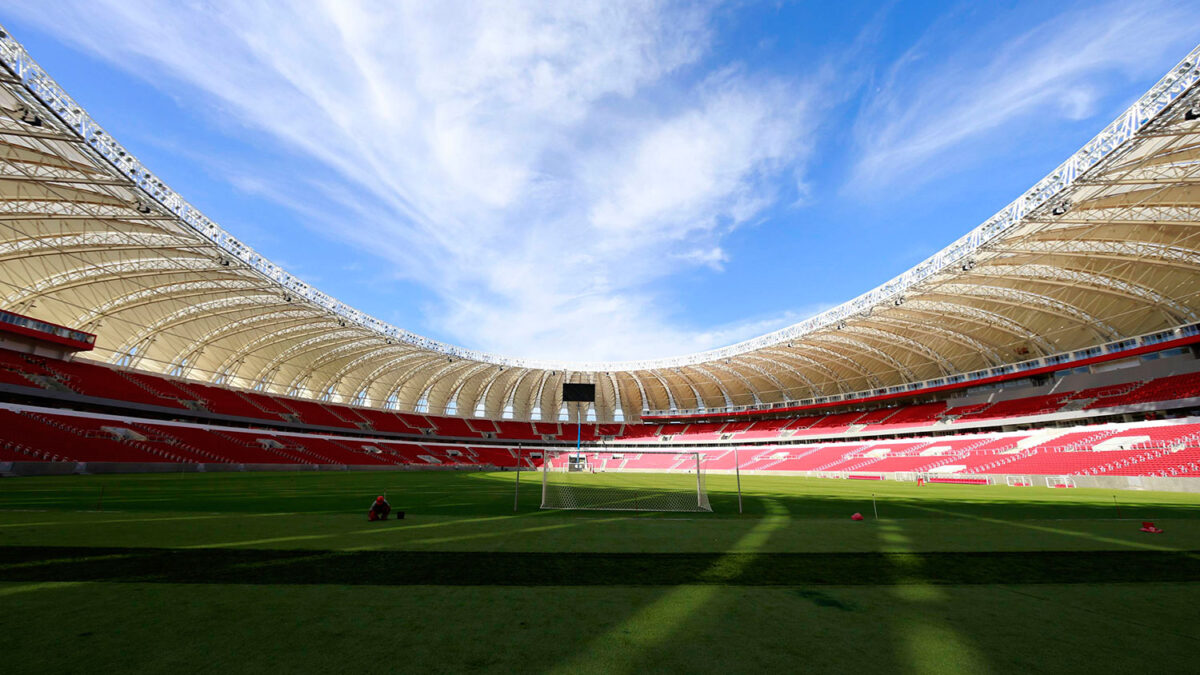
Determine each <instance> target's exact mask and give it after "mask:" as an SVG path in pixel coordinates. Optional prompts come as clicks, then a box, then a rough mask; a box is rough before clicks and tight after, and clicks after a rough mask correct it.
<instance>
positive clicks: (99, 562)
mask: <svg viewBox="0 0 1200 675" xmlns="http://www.w3.org/2000/svg"><path fill="white" fill-rule="evenodd" d="M1147 580H1154V581H1158V582H1194V581H1200V551H1182V552H1181V551H1038V552H1020V553H1002V552H988V553H949V552H947V553H936V552H935V553H852V554H847V553H815V554H791V553H677V554H671V553H663V554H639V553H601V554H590V553H589V554H583V553H558V554H538V553H477V552H428V551H323V550H266V549H200V550H179V549H156V548H73V547H41V546H28V547H25V546H10V547H3V548H0V581H23V582H63V581H92V582H150V583H201V584H339V585H378V586H411V585H438V586H482V585H497V586H674V585H680V584H719V585H730V586H806V585H838V586H847V585H849V586H854V585H904V584H923V585H928V584H995V583H997V582H998V581H1001V582H1003V583H1005V584H1047V583H1052V584H1076V583H1119V582H1139V581H1147Z"/></svg>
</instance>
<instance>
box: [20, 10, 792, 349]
mask: <svg viewBox="0 0 1200 675" xmlns="http://www.w3.org/2000/svg"><path fill="white" fill-rule="evenodd" d="M710 10H711V8H710V7H708V6H706V5H705V4H703V3H702V4H699V5H697V4H689V3H684V4H673V3H659V2H632V3H615V2H612V1H611V0H601V1H595V2H583V1H580V2H569V3H549V4H547V5H541V6H537V5H534V4H530V3H519V2H516V3H514V2H474V1H472V2H438V3H396V4H394V5H392V4H382V5H381V4H379V3H355V2H345V1H341V0H337V1H335V0H329V1H327V2H323V3H319V4H313V3H305V4H303V5H302V6H297V8H295V9H285V8H283V7H280V6H268V5H266V4H260V3H231V4H230V5H228V6H226V7H225V8H224V9H223V11H221V12H216V11H213V10H212V9H211V8H210V7H208V6H207V5H204V4H192V3H188V4H181V3H174V2H157V3H156V2H133V1H130V0H104V1H97V0H91V1H88V2H64V3H52V4H50V5H47V6H42V7H38V8H33V7H32V6H30V7H28V8H24V9H23V8H19V7H15V8H13V9H12V11H14V12H19V13H21V14H22V15H24V18H25V19H26V20H28V21H31V22H37V23H38V24H40V25H41V26H42V27H43V28H44V29H45V30H47V31H48V32H51V33H52V34H55V35H57V36H59V37H60V38H61V39H64V40H66V41H69V42H71V43H74V44H77V45H79V46H81V47H83V48H84V49H86V50H88V51H90V52H92V53H94V54H96V55H98V56H100V57H102V58H104V59H107V60H108V61H110V62H112V63H114V64H117V65H119V66H120V67H123V68H125V69H127V70H129V71H131V72H135V73H138V74H140V75H142V76H145V77H146V78H148V79H150V80H152V81H156V83H158V84H160V85H161V86H164V88H166V89H174V88H177V87H178V85H179V84H180V83H182V84H184V85H186V86H187V87H188V88H190V89H191V90H194V91H196V92H199V93H201V94H202V95H203V98H204V99H205V100H206V101H207V105H209V106H211V110H212V112H214V113H217V114H219V115H221V116H223V117H224V118H225V120H226V123H228V122H229V121H230V120H232V121H234V122H235V123H236V124H240V125H242V126H244V127H245V128H247V129H251V130H254V131H255V132H257V133H263V134H268V135H270V136H271V137H272V138H274V139H275V140H276V141H277V142H279V143H280V144H281V145H282V146H283V147H285V148H287V149H288V150H289V151H291V152H295V153H302V154H303V155H306V156H308V157H311V158H314V159H315V160H317V161H318V162H320V163H321V164H323V165H324V166H326V167H328V170H329V172H328V174H326V175H323V176H320V177H319V178H317V177H314V176H311V175H305V176H295V175H286V174H281V173H277V174H274V175H265V176H257V177H255V179H254V181H253V189H255V190H257V191H259V192H261V193H262V194H264V195H269V196H271V197H273V198H275V199H278V200H279V201H281V202H283V203H294V204H295V205H296V206H297V208H298V211H299V212H301V213H303V215H304V217H306V218H311V219H315V220H317V221H319V222H323V223H324V224H326V225H327V226H328V225H330V224H332V225H334V226H336V231H337V232H338V233H339V234H338V235H337V236H340V237H343V238H345V239H346V240H349V241H352V242H354V243H355V244H357V245H358V246H360V247H362V248H363V249H364V250H368V251H370V252H371V253H372V254H373V255H375V256H377V257H378V259H380V260H381V261H386V264H387V265H389V266H390V267H391V268H392V269H394V270H395V275H396V276H397V277H399V278H404V279H408V280H415V281H418V282H419V283H421V284H423V285H424V286H425V287H426V288H428V289H429V291H430V292H431V296H430V297H431V300H430V302H428V303H427V307H428V311H427V316H425V317H424V321H423V322H417V321H415V319H416V318H415V317H414V321H411V322H409V323H407V324H406V326H405V327H409V328H420V327H421V325H423V326H425V327H428V328H432V329H434V330H435V331H437V332H439V333H441V334H443V335H447V336H449V337H450V338H451V339H454V340H457V341H459V342H461V343H463V344H465V345H467V346H471V347H478V348H483V349H488V350H495V351H501V352H505V353H511V354H517V355H528V356H541V357H560V358H575V359H595V358H640V357H646V356H662V355H668V354H673V353H680V352H686V351H694V350H699V349H704V348H709V347H713V346H717V345H719V344H721V343H723V342H726V341H731V340H736V339H742V338H746V337H750V336H751V335H752V334H753V332H755V331H758V330H760V329H762V330H767V329H772V328H778V327H780V326H782V325H784V324H785V323H786V322H787V321H792V320H796V319H798V318H801V317H798V316H795V315H792V314H786V315H782V316H779V317H775V318H772V319H761V318H759V319H752V320H749V321H747V322H745V323H741V324H735V325H732V326H725V327H723V328H720V329H716V330H710V331H705V330H691V329H689V328H687V327H679V326H676V325H675V323H674V317H673V312H672V311H670V307H671V305H670V302H669V299H668V298H664V297H663V295H662V294H660V293H658V292H657V291H656V282H657V281H660V280H662V279H663V278H664V277H668V276H671V275H674V274H677V273H679V272H681V271H683V270H687V269H695V268H698V267H706V268H709V269H712V270H719V269H721V266H722V265H723V264H724V263H725V262H726V261H727V253H726V252H725V251H724V250H723V249H722V248H721V239H722V237H723V236H725V235H726V234H727V233H728V232H730V231H731V230H733V229H735V228H737V227H739V226H741V225H743V224H745V223H747V222H750V221H752V220H753V219H754V218H756V217H757V216H759V215H760V214H761V213H762V212H763V211H764V210H765V209H767V208H769V207H771V206H772V205H774V204H776V203H779V202H780V200H786V201H785V202H784V203H791V202H794V201H795V200H796V199H797V194H796V186H797V185H803V184H804V167H805V160H806V158H807V156H808V149H809V147H810V144H811V138H810V136H809V134H811V131H810V130H811V129H812V128H813V127H814V126H815V125H814V124H813V116H814V110H813V107H812V105H811V102H812V101H813V100H814V89H813V87H814V86H815V85H814V84H812V83H811V82H803V81H797V80H794V79H786V80H785V79H781V78H780V77H777V76H767V75H761V74H755V73H751V72H747V71H746V70H745V69H744V68H742V67H740V66H739V65H738V64H736V63H718V64H715V65H708V64H707V62H706V59H710V57H712V50H711V41H712V33H713V26H712V20H713V17H712V12H711V11H710ZM285 14H286V15H285ZM164 78H165V79H164ZM231 178H232V180H234V181H235V182H238V183H239V184H240V185H242V187H243V188H245V187H246V185H247V180H248V177H247V176H245V175H243V176H232V177H231ZM251 243H253V242H251ZM346 299H347V300H351V301H352V300H353V299H352V298H346ZM414 324H418V325H414Z"/></svg>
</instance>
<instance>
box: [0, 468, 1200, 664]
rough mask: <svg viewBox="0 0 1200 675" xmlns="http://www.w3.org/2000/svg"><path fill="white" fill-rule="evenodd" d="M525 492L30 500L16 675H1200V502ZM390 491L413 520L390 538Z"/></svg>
mask: <svg viewBox="0 0 1200 675" xmlns="http://www.w3.org/2000/svg"><path fill="white" fill-rule="evenodd" d="M514 478H515V474H514V473H511V472H509V473H492V472H473V473H468V472H388V473H366V472H337V473H334V472H303V473H279V474H253V473H238V474H208V475H206V474H196V473H192V474H172V475H144V474H143V475H119V476H64V477H43V478H23V479H20V480H4V481H2V482H0V603H2V604H3V607H4V611H3V612H0V631H2V632H3V634H5V635H8V636H11V637H12V638H13V639H11V640H8V641H7V642H8V645H9V646H8V647H7V648H6V661H7V663H8V664H9V665H11V666H15V669H14V670H15V671H19V672H29V671H33V670H39V671H43V672H50V671H53V672H62V671H73V670H80V669H88V670H104V671H124V670H130V669H135V668H136V669H148V670H156V671H162V670H179V669H184V670H190V669H192V668H194V667H195V664H197V663H203V664H204V667H203V669H205V670H233V671H241V670H248V671H249V670H265V669H268V668H270V669H272V670H275V671H287V672H291V671H308V670H324V671H329V670H345V671H349V670H363V669H366V668H368V667H373V664H378V663H381V662H383V661H384V660H385V659H389V658H394V659H395V660H396V662H397V663H401V662H402V663H404V664H405V669H406V670H411V671H413V672H460V671H466V670H479V669H484V670H493V671H500V670H503V671H507V672H648V671H687V672H731V671H744V670H751V669H753V670H768V669H769V670H775V671H783V670H794V669H796V668H797V667H800V666H798V664H803V667H804V668H805V669H816V670H839V671H852V670H872V671H891V672H905V671H908V672H912V671H921V672H964V671H971V672H987V671H991V672H1006V671H1013V670H1018V669H1027V670H1030V671H1033V672H1036V671H1040V670H1043V669H1045V668H1046V667H1047V666H1048V664H1054V668H1055V669H1056V670H1057V671H1061V672H1071V671H1076V670H1083V669H1084V668H1085V667H1086V664H1088V663H1093V664H1094V663H1097V662H1100V663H1104V664H1106V666H1107V668H1108V669H1111V670H1128V671H1145V670H1147V669H1150V668H1159V669H1164V670H1167V671H1182V670H1184V669H1186V668H1188V667H1189V665H1190V664H1192V663H1193V658H1194V654H1195V650H1196V646H1197V642H1198V636H1197V634H1196V630H1195V625H1194V617H1195V607H1196V606H1197V603H1198V602H1200V584H1197V582H1198V581H1200V556H1198V555H1197V553H1198V552H1200V509H1197V506H1200V500H1198V499H1197V497H1196V495H1193V494H1188V493H1153V492H1129V491H1120V492H1114V491H1112V490H1092V489H1083V488H1079V489H1073V490H1052V489H1046V488H1040V487H1039V488H1032V487H1008V486H974V485H938V484H934V485H924V486H921V487H917V486H916V485H914V484H912V483H897V482H890V481H889V482H875V483H871V484H867V483H864V482H858V481H849V480H843V481H837V480H828V479H824V480H822V479H803V478H796V477H769V476H756V477H754V478H753V479H752V480H744V481H743V499H744V512H745V513H744V514H742V515H738V512H737V493H736V490H735V487H734V478H733V477H731V476H724V475H716V476H709V477H708V493H709V497H710V499H711V502H712V506H713V512H712V513H682V514H681V513H650V512H645V513H640V512H617V513H614V512H586V511H551V510H542V509H539V503H540V499H541V494H540V490H539V489H538V488H539V487H540V486H537V485H536V483H535V482H534V481H530V482H529V487H528V489H525V485H524V483H523V484H522V491H521V492H520V495H519V499H518V500H517V505H516V506H517V510H516V511H515V512H514V510H513V507H514V503H513V502H514V499H513V490H514ZM604 478H605V477H604V476H603V475H596V476H595V477H594V478H593V480H603V479H604ZM642 479H643V480H652V479H653V476H652V475H646V476H643V477H642ZM614 480H616V479H615V478H614ZM379 494H386V495H387V499H388V501H389V502H390V503H391V504H392V506H393V507H394V508H395V509H397V510H400V511H405V512H406V514H407V515H406V517H405V519H404V520H388V521H382V522H367V520H366V518H365V516H364V515H363V513H364V512H365V508H366V506H367V505H368V504H369V503H370V502H371V500H373V499H374V497H375V495H379ZM1114 495H1115V497H1116V499H1115V500H1114ZM876 511H877V512H878V517H876V516H875V513H876ZM856 512H861V513H862V514H863V515H864V516H865V519H864V520H863V521H862V522H855V521H852V520H851V519H850V515H851V514H853V513H856ZM1144 521H1153V522H1155V523H1156V524H1157V525H1158V527H1159V528H1161V529H1162V530H1164V533H1163V534H1157V535H1149V534H1146V533H1144V532H1142V531H1141V530H1140V528H1141V527H1142V523H1143V522H1144ZM550 598H553V601H552V602H551V601H549V599H550ZM65 613H69V615H70V620H69V621H68V620H64V617H65ZM334 644H336V645H339V647H338V648H337V649H325V648H323V647H322V645H334ZM65 645H69V646H70V648H65V647H64V646H65ZM1147 645H1153V648H1152V649H1148V648H1147Z"/></svg>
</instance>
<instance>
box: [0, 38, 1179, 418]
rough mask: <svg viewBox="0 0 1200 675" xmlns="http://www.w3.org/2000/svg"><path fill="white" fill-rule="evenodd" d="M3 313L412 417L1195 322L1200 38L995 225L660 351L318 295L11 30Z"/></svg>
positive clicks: (839, 388)
mask: <svg viewBox="0 0 1200 675" xmlns="http://www.w3.org/2000/svg"><path fill="white" fill-rule="evenodd" d="M0 33H2V35H3V36H2V37H0V63H2V64H3V65H4V67H5V71H4V72H3V74H2V78H0V79H2V80H3V81H2V82H0V308H3V309H8V310H11V311H15V312H20V313H24V314H31V315H34V316H37V317H38V318H42V319H46V320H49V321H54V322H56V323H61V324H65V325H70V326H76V327H79V328H81V329H84V330H88V331H92V332H96V333H98V335H99V339H98V341H97V349H96V352H95V353H94V355H93V358H99V359H102V360H105V361H108V362H111V363H115V364H118V365H122V366H129V367H136V368H141V369H145V370H150V371H155V372H160V373H167V374H172V375H177V376H180V377H189V378H194V379H198V380H202V381H206V382H214V383H220V384H225V385H228V386H238V387H245V388H254V389H260V390H265V391H270V392H274V393H279V394H286V395H296V396H307V397H313V398H318V399H326V400H333V401H338V402H347V403H359V404H363V405H376V406H383V407H394V408H398V409H402V410H416V411H421V412H431V413H439V414H440V413H444V412H447V411H449V412H452V413H455V412H456V413H457V414H462V415H471V414H476V413H479V414H482V415H485V416H488V417H494V418H500V417H504V416H512V417H514V418H516V419H550V420H553V419H557V418H558V414H559V410H560V409H561V406H562V403H561V401H560V400H559V395H560V392H561V386H560V385H561V383H562V382H568V381H570V382H594V383H596V384H597V392H598V401H597V404H596V410H595V414H596V418H597V419H599V420H601V421H604V420H610V419H613V418H614V417H618V418H620V417H622V416H623V418H624V419H626V420H634V419H637V418H638V417H639V415H640V414H641V413H642V412H643V411H659V412H663V411H682V410H691V411H695V410H703V411H708V412H712V411H718V410H729V409H741V408H745V407H769V406H772V405H779V404H781V403H782V402H787V401H800V400H805V399H813V398H815V397H829V396H844V395H846V394H848V393H850V392H858V391H866V390H879V389H883V388H889V387H890V388H895V387H899V386H906V385H908V384H910V383H913V382H919V381H925V380H931V379H935V378H947V377H954V376H957V375H960V374H963V373H968V372H971V371H977V370H979V369H987V368H996V367H1002V366H1006V365H1010V364H1013V363H1016V362H1020V361H1023V360H1026V359H1029V358H1031V357H1036V356H1044V355H1049V354H1055V353H1060V352H1067V351H1072V350H1078V349H1082V348H1087V347H1091V346H1094V345H1098V344H1102V343H1108V342H1112V341H1116V340H1121V339H1123V338H1128V337H1130V336H1135V335H1141V334H1146V333H1150V332H1153V331H1159V330H1163V329H1169V328H1175V327H1177V326H1182V325H1187V324H1190V323H1194V322H1195V321H1197V316H1198V314H1200V119H1198V118H1200V86H1198V85H1197V83H1198V82H1200V47H1198V48H1197V49H1196V50H1193V51H1192V52H1191V53H1190V54H1188V55H1187V57H1185V58H1184V60H1183V61H1182V62H1180V64H1179V65H1178V66H1176V67H1175V68H1173V69H1172V70H1171V71H1170V72H1169V73H1168V74H1167V75H1166V76H1164V77H1163V78H1162V80H1160V81H1159V82H1158V83H1157V84H1155V85H1154V87H1152V88H1151V89H1150V91H1148V92H1147V93H1146V94H1145V95H1144V96H1142V97H1141V98H1140V99H1139V100H1138V101H1137V102H1136V103H1134V104H1133V105H1132V106H1131V107H1130V108H1129V109H1128V110H1127V111H1126V112H1125V113H1123V114H1122V115H1121V116H1120V117H1119V118H1117V120H1115V121H1114V122H1113V123H1112V124H1110V125H1109V126H1108V127H1106V128H1105V129H1104V130H1103V131H1101V132H1100V133H1099V134H1098V135H1097V136H1096V137H1095V138H1094V139H1092V140H1091V141H1090V142H1089V143H1087V144H1086V145H1085V146H1084V147H1083V148H1081V149H1080V150H1079V151H1078V152H1076V153H1075V154H1074V155H1072V156H1071V157H1070V158H1069V159H1067V161H1065V162H1063V163H1062V164H1061V165H1060V166H1058V167H1057V168H1055V170H1054V171H1052V172H1051V173H1050V174H1049V175H1048V176H1046V177H1045V178H1044V179H1042V180H1041V181H1039V182H1038V183H1037V184H1036V185H1034V186H1033V187H1032V188H1030V189H1029V190H1027V191H1026V192H1025V193H1024V194H1022V195H1021V196H1019V197H1018V198H1017V199H1015V200H1014V201H1013V202H1012V203H1010V204H1009V205H1007V206H1006V207H1004V208H1003V209H1001V210H1000V211H999V212H998V213H997V214H996V215H994V216H992V217H991V218H989V219H988V220H987V221H985V222H984V223H983V224H981V225H979V226H977V227H975V228H974V229H972V230H970V231H969V232H968V233H967V234H966V235H964V236H963V237H961V238H959V239H958V240H957V241H955V242H953V243H952V244H950V245H949V246H947V247H945V248H944V249H942V250H941V251H939V252H938V253H936V254H934V255H933V256H931V257H930V258H929V259H927V260H925V261H924V262H922V263H920V264H919V265H917V266H915V267H913V268H912V269H910V270H908V271H907V272H905V273H903V274H901V275H900V276H898V277H896V278H895V279H892V280H890V281H888V282H886V283H884V284H882V285H880V286H878V287H876V288H874V289H872V290H870V291H868V292H866V293H864V294H862V295H860V296H858V297H857V298H854V299H852V300H850V301H848V302H845V303H843V304H841V305H839V306H837V307H835V308H833V309H830V310H828V311H826V312H822V313H821V314H819V315H816V316H813V317H811V318H809V319H806V320H804V321H802V322H800V323H797V324H795V325H793V326H789V327H787V328H785V329H783V330H780V331H776V332H774V333H770V334H767V335H763V336H760V337H757V338H754V339H751V340H747V341H745V342H741V343H738V344H735V345H730V346H728V347H724V348H721V349H715V350H711V351H708V352H703V353H698V354H690V355H685V356H679V357H673V358H667V359H657V360H648V361H625V362H558V361H547V360H535V359H517V358H509V357H504V356H500V355H494V354H487V353H484V352H479V351H474V350H469V349H464V348H461V347H456V346H453V345H449V344H445V343H442V342H438V341H436V340H431V339H429V338H425V337H422V336H420V335H416V334H414V333H412V332H410V331H407V330H404V329H401V328H397V327H395V326H392V325H390V324H388V323H386V322H383V321H380V320H379V319H376V318H374V317H372V316H369V315H367V314H365V313H363V312H361V311H359V310H356V309H354V308H353V307H351V306H349V305H347V304H345V303H343V302H340V301H338V300H337V299H335V298H332V297H330V296H328V295H326V294H324V293H322V292H320V291H319V290H317V289H315V288H313V287H312V286H309V285H308V284H305V283H304V282H302V281H300V280H299V279H297V278H296V277H294V276H292V275H291V274H289V273H287V272H286V271H285V270H283V269H282V268H281V267H280V266H278V265H276V264H274V263H272V262H271V261H269V260H267V259H266V258H264V257H263V256H262V255H260V254H258V253H257V252H255V251H254V249H252V248H251V247H249V246H247V245H246V244H244V243H242V242H241V241H240V240H238V239H237V238H235V237H233V236H232V235H230V234H229V233H228V232H226V231H225V230H224V229H223V228H221V227H220V226H219V225H217V224H216V223H214V222H212V221H211V220H209V219H208V218H206V217H205V216H204V215H203V214H202V213H200V212H199V211H198V210H197V209H195V208H194V207H192V206H191V205H190V204H188V202H187V201H186V200H185V199H183V197H181V196H180V195H179V194H178V193H176V192H175V191H173V190H172V189H171V188H170V187H168V186H167V185H165V184H164V183H163V182H162V181H161V180H160V179H158V178H157V177H156V176H155V175H154V174H153V173H152V172H151V171H149V170H148V169H147V168H146V167H145V166H144V165H142V163H141V162H139V161H138V160H137V159H136V158H135V157H134V156H133V155H132V153H130V152H129V151H127V150H126V149H125V148H124V147H123V146H122V145H121V144H120V143H118V142H117V141H116V140H115V139H113V138H112V137H111V136H110V135H109V134H107V133H106V132H105V131H104V130H103V129H102V128H101V127H100V125H99V124H97V123H96V122H95V121H94V120H93V119H92V118H91V117H90V116H89V115H88V114H87V112H86V111H85V110H84V109H83V108H82V106H80V105H78V104H77V103H75V101H74V100H73V99H71V98H70V96H68V95H67V94H66V92H64V91H63V90H62V88H61V87H59V86H58V84H57V83H55V82H54V80H53V79H52V78H51V77H50V76H49V75H47V74H46V73H45V71H43V70H42V69H41V68H40V67H39V66H38V65H37V63H35V62H34V61H33V59H32V58H31V57H30V56H29V54H28V53H27V52H26V51H25V49H24V47H22V46H21V45H20V43H18V42H16V41H15V40H14V39H13V38H12V37H11V36H10V35H8V33H7V32H6V31H3V30H2V29H0Z"/></svg>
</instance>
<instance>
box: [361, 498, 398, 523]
mask: <svg viewBox="0 0 1200 675" xmlns="http://www.w3.org/2000/svg"><path fill="white" fill-rule="evenodd" d="M391 512H392V505H391V504H389V503H388V501H387V500H386V499H384V498H383V496H382V495H381V496H379V497H376V498H375V503H374V504H371V510H370V511H367V520H387V517H388V514H389V513H391Z"/></svg>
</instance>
